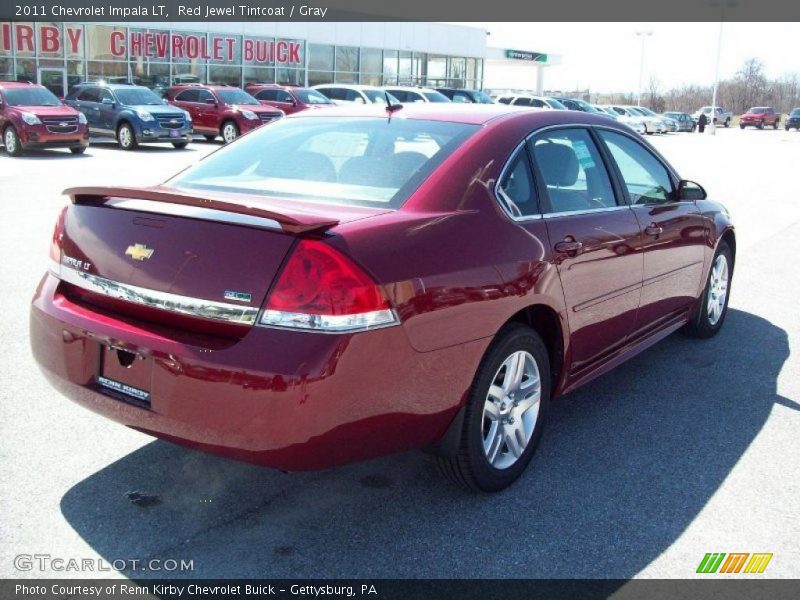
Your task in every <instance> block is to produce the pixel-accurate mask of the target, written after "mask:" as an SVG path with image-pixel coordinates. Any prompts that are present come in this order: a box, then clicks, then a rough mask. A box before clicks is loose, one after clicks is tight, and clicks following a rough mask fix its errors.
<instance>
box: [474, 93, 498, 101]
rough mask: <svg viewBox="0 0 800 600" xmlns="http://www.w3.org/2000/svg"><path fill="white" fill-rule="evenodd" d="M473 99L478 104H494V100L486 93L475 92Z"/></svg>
mask: <svg viewBox="0 0 800 600" xmlns="http://www.w3.org/2000/svg"><path fill="white" fill-rule="evenodd" d="M472 98H473V100H474V101H475V103H476V104H494V100H492V99H491V97H490V96H489V95H488V94H487V93H486V92H473V93H472Z"/></svg>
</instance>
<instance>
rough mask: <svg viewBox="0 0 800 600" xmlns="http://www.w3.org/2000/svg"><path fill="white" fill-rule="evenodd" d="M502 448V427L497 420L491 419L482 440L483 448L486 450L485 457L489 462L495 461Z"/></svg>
mask: <svg viewBox="0 0 800 600" xmlns="http://www.w3.org/2000/svg"><path fill="white" fill-rule="evenodd" d="M502 448H503V428H502V427H501V426H500V423H499V422H497V421H492V424H491V426H490V427H489V431H488V432H487V434H486V437H485V438H484V441H483V450H484V452H486V458H488V459H489V463H491V464H494V463H495V461H496V460H497V457H498V455H499V454H500V450H501V449H502Z"/></svg>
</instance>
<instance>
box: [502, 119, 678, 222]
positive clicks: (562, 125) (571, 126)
mask: <svg viewBox="0 0 800 600" xmlns="http://www.w3.org/2000/svg"><path fill="white" fill-rule="evenodd" d="M576 127H583V128H588V129H605V130H607V131H611V132H613V133H618V134H620V135H624V136H627V137H629V138H630V139H631V140H632V141H634V142H636V143H637V144H639V145H640V146H643V148H644V150H645V151H648V152H650V153H651V154H652V155H653V156H654V157H655V158H656V159H657V160H658V162H660V163H661V164H662V165H663V166H664V168H665V169H666V170H667V173H669V175H670V176H671V177H673V178H674V180H673V186H675V185H676V182H678V181H680V179H681V178H680V176H679V175H678V173H677V172H676V171H675V169H673V168H672V165H670V163H669V162H668V161H667V160H666V159H665V158H664V157H663V156H662V155H661V153H660V152H658V151H657V150H656V149H655V148H650V147H648V146H646V145H644V144H642V141H641V140H639V139H637V138H636V136H638V135H639V134H638V133H636V132H635V131H633V135H631V133H629V132H627V131H625V130H624V129H619V128H617V127H610V126H608V125H605V124H596V123H583V122H576V123H559V124H557V125H547V126H545V127H541V128H539V129H536V130H535V131H532V132H531V133H529V134H528V135H526V136H525V138H524V139H523V140H522V141H521V142H520V143H519V144H517V145H516V146H515V147H514V149H513V150H512V151H511V154H509V157H508V159H506V162H505V164H504V165H503V168H502V169H501V170H500V175H498V176H497V181H496V182H495V185H494V188H493V190H492V192H493V194H494V200H495V202H497V204H499V205H500V208H501V209H502V210H503V212H504V213H505V214H506V215H507V216H508V218H509V219H511V220H512V221H514V222H515V223H526V222H530V221H536V220H540V219H547V218H553V217H554V216H559V217H564V216H568V215H575V214H590V213H598V212H609V211H614V210H617V209H621V208H631V206H632V205H631V204H627V203H626V204H619V205H617V206H607V207H603V208H591V209H582V208H580V209H576V210H574V211H561V212H557V213H542V212H541V202H539V204H540V208H539V210H540V212H539V213H538V214H535V215H525V216H524V217H515V216H514V215H513V214H511V212H509V210H508V209H507V208H506V206H505V205H504V203H503V200H502V198H501V196H500V193H499V190H500V182H501V181H502V180H503V177H505V175H506V172H507V171H508V169H509V168H510V166H511V162H512V161H513V160H514V158H515V157H516V155H517V152H518V151H519V149H520V148H521V147H523V146H524V145H525V144H527V143H528V141H529V140H530V139H531V138H533V137H535V136H537V135H539V134H540V133H542V132H544V131H550V130H553V129H574V128H576ZM534 176H535V174H534ZM609 177H611V173H609ZM679 202H680V201H679ZM641 206H645V205H641Z"/></svg>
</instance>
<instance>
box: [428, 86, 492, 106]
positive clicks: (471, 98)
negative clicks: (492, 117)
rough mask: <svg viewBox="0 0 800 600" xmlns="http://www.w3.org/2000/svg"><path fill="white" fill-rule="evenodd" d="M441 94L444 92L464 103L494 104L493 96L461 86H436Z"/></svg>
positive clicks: (454, 100) (456, 100) (451, 98)
mask: <svg viewBox="0 0 800 600" xmlns="http://www.w3.org/2000/svg"><path fill="white" fill-rule="evenodd" d="M436 91H437V92H439V93H440V94H444V95H445V96H447V97H448V98H450V100H452V101H453V102H457V103H458V102H461V103H462V104H494V100H492V97H491V96H490V95H489V94H487V93H486V92H482V91H480V90H470V89H461V88H436Z"/></svg>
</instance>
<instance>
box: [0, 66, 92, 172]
mask: <svg viewBox="0 0 800 600" xmlns="http://www.w3.org/2000/svg"><path fill="white" fill-rule="evenodd" d="M0 140H2V144H3V145H4V146H5V149H6V152H7V153H8V154H9V155H10V156H19V155H21V154H22V153H23V152H24V151H25V150H43V149H46V148H69V150H70V152H72V153H73V154H83V153H84V152H85V151H86V148H87V146H88V145H89V127H88V125H87V121H86V116H85V115H84V114H83V113H81V112H79V111H77V110H75V109H74V108H72V107H70V106H66V105H64V104H63V103H62V102H61V100H59V99H58V98H57V97H56V96H55V94H53V92H51V91H50V90H48V89H47V88H46V87H44V86H41V85H36V84H32V83H20V82H13V81H0Z"/></svg>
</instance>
